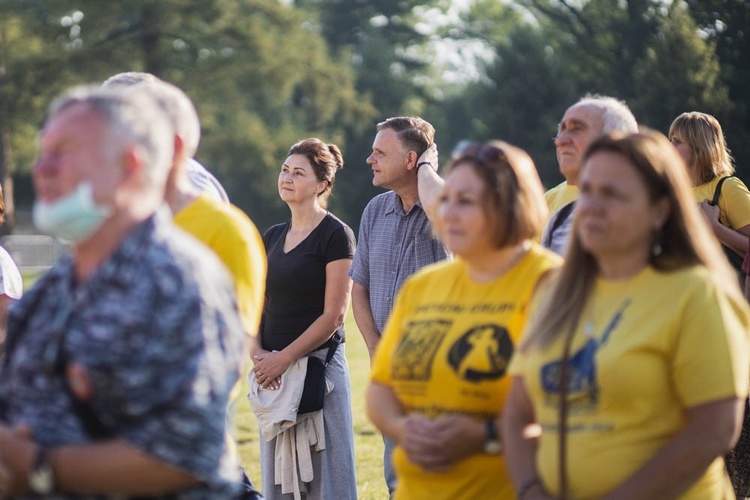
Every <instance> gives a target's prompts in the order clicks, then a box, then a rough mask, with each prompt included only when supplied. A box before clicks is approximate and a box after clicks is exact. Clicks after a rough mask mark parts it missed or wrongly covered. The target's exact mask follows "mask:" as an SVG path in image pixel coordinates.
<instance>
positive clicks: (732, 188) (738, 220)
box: [719, 177, 750, 231]
mask: <svg viewBox="0 0 750 500" xmlns="http://www.w3.org/2000/svg"><path fill="white" fill-rule="evenodd" d="M719 205H723V206H720V207H719V208H721V209H722V210H723V211H724V213H725V214H726V217H727V220H728V222H729V227H730V228H731V229H734V230H735V231H736V230H737V229H740V228H743V227H745V226H747V225H748V224H750V191H748V189H747V186H745V184H744V183H743V182H742V181H741V180H739V179H738V178H737V177H730V178H728V179H727V180H726V181H724V184H723V185H722V187H721V196H720V197H719Z"/></svg>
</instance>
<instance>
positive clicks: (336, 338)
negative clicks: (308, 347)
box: [325, 332, 341, 366]
mask: <svg viewBox="0 0 750 500" xmlns="http://www.w3.org/2000/svg"><path fill="white" fill-rule="evenodd" d="M339 344H341V335H339V332H334V334H333V337H331V346H330V347H329V348H328V354H326V361H325V366H328V363H330V362H331V360H332V359H333V355H334V354H336V349H338V348H339Z"/></svg>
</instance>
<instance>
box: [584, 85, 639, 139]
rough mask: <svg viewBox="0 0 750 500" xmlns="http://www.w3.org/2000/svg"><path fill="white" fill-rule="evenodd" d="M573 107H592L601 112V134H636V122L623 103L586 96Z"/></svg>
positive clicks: (606, 98) (598, 96)
mask: <svg viewBox="0 0 750 500" xmlns="http://www.w3.org/2000/svg"><path fill="white" fill-rule="evenodd" d="M575 105H576V106H578V105H586V106H593V107H595V108H596V109H598V110H599V111H601V113H602V134H609V133H611V132H625V133H627V134H635V133H637V132H638V122H637V121H636V120H635V117H634V116H633V112H632V111H630V108H629V107H628V105H627V104H625V101H621V100H620V99H617V98H614V97H609V96H602V95H599V94H587V95H585V96H584V97H582V98H581V99H580V100H579V101H578V102H577V103H576V104H575Z"/></svg>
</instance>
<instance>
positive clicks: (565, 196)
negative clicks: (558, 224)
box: [544, 181, 578, 217]
mask: <svg viewBox="0 0 750 500" xmlns="http://www.w3.org/2000/svg"><path fill="white" fill-rule="evenodd" d="M544 199H545V201H546V202H547V207H548V208H549V216H550V217H552V216H553V215H554V214H555V212H557V211H558V210H560V209H561V208H562V207H564V206H565V205H567V204H568V203H570V202H571V201H575V200H577V199H578V187H576V186H574V185H572V184H568V182H567V181H563V182H561V183H560V184H558V185H557V186H555V187H553V188H552V189H550V190H549V191H547V192H546V193H544Z"/></svg>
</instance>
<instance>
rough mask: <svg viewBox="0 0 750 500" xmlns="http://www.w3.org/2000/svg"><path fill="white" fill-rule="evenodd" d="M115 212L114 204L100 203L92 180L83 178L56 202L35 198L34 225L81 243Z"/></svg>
mask: <svg viewBox="0 0 750 500" xmlns="http://www.w3.org/2000/svg"><path fill="white" fill-rule="evenodd" d="M111 213H112V209H111V208H110V207H106V206H101V205H97V204H96V202H95V201H94V196H93V188H92V187H91V183H90V182H81V183H79V184H78V186H77V187H76V188H75V189H74V190H73V192H71V193H70V194H68V195H67V196H64V197H62V198H60V199H59V200H57V201H54V202H52V203H45V202H43V201H36V202H34V213H33V215H34V225H35V226H36V228H37V229H39V230H40V231H41V232H43V233H44V234H48V235H50V236H54V237H56V238H60V239H62V240H66V241H72V242H73V243H79V242H81V241H83V240H85V239H86V238H88V237H89V236H91V235H92V234H94V232H95V231H96V230H97V229H99V227H100V226H101V225H102V223H103V222H104V221H105V220H106V219H107V217H109V215H110V214H111Z"/></svg>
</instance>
